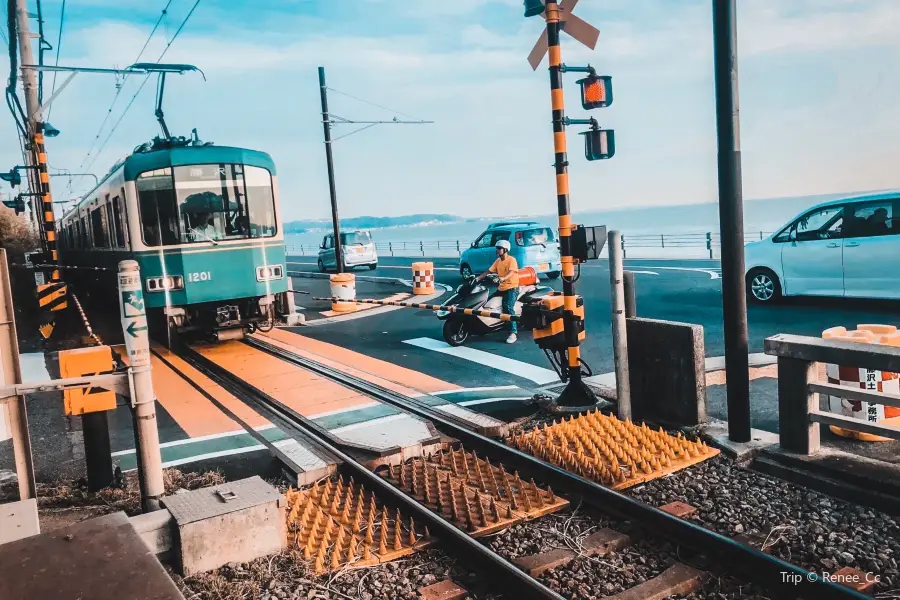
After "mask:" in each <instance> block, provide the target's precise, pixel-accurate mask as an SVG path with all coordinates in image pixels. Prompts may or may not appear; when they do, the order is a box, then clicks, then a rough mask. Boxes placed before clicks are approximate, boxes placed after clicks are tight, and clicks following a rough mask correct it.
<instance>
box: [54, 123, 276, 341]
mask: <svg viewBox="0 0 900 600" xmlns="http://www.w3.org/2000/svg"><path fill="white" fill-rule="evenodd" d="M58 226H59V242H60V244H59V245H60V262H61V264H62V266H63V267H64V269H65V271H64V272H65V278H66V280H67V281H68V282H70V284H71V285H72V286H73V287H74V289H75V291H76V293H84V294H85V295H88V296H91V297H93V298H98V296H103V297H104V298H106V297H108V298H109V299H111V300H113V301H114V302H117V300H116V298H117V296H116V293H115V290H116V285H117V279H116V275H117V271H118V268H117V267H118V263H119V261H121V260H125V259H133V260H136V261H137V262H138V265H139V266H140V272H141V277H142V278H143V281H144V299H145V303H146V306H147V311H148V319H149V321H150V326H151V330H155V332H159V331H164V332H165V334H166V335H171V334H172V332H177V333H186V332H203V333H210V334H213V335H214V336H215V337H216V338H218V339H226V338H234V337H239V336H242V335H243V334H244V333H246V332H248V331H250V332H252V331H254V330H255V329H263V330H265V329H267V328H271V327H272V326H273V325H274V320H275V311H276V300H277V299H278V296H279V295H284V294H285V293H286V291H287V272H286V265H285V249H284V235H283V232H282V227H281V215H280V211H279V208H278V183H277V177H276V173H275V164H274V162H273V161H272V159H271V157H270V156H269V155H268V154H266V153H264V152H258V151H255V150H247V149H243V148H233V147H225V146H214V145H212V144H211V143H202V142H199V141H198V140H196V139H194V140H192V141H188V142H185V143H183V144H181V145H174V144H171V143H163V144H160V143H158V140H156V141H155V143H148V144H144V145H142V146H139V147H138V148H136V149H135V151H134V152H133V153H132V154H130V155H129V156H128V157H126V158H125V159H124V160H122V161H120V162H119V163H117V164H116V165H114V166H113V168H112V169H111V170H110V172H109V173H108V174H107V175H106V176H105V177H104V178H103V180H102V181H101V182H100V183H99V185H98V186H97V187H96V188H94V189H93V190H91V191H90V192H89V193H88V194H87V195H85V196H84V197H83V198H82V199H81V200H80V201H79V202H78V204H77V205H76V206H74V207H73V208H72V209H70V210H68V211H67V212H66V213H65V215H63V217H62V218H61V219H60V221H59V223H58ZM66 267H68V268H66ZM100 299H101V300H102V298H100Z"/></svg>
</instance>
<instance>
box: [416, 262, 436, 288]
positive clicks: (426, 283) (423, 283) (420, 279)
mask: <svg viewBox="0 0 900 600" xmlns="http://www.w3.org/2000/svg"><path fill="white" fill-rule="evenodd" d="M412 275H413V277H412V280H413V294H414V295H416V296H430V295H431V294H433V293H434V263H431V262H414V263H413V264H412Z"/></svg>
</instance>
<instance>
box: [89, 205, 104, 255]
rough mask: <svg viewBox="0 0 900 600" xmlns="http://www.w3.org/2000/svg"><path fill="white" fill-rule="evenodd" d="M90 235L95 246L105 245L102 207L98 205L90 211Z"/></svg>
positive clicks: (102, 246) (101, 246)
mask: <svg viewBox="0 0 900 600" xmlns="http://www.w3.org/2000/svg"><path fill="white" fill-rule="evenodd" d="M91 236H92V237H93V238H94V247H95V248H105V247H106V232H105V231H103V207H101V206H98V207H97V208H95V209H94V210H92V211H91Z"/></svg>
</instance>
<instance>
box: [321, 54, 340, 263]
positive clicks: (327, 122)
mask: <svg viewBox="0 0 900 600" xmlns="http://www.w3.org/2000/svg"><path fill="white" fill-rule="evenodd" d="M319 95H320V97H321V99H322V129H324V130H325V162H326V163H327V165H328V189H329V191H330V192H331V222H332V224H333V225H334V260H335V263H334V264H335V266H336V267H337V272H338V273H343V272H344V254H343V251H342V248H341V222H340V219H339V218H338V206H337V190H336V189H335V187H334V160H333V159H332V157H331V117H330V116H329V114H328V88H327V87H325V67H319Z"/></svg>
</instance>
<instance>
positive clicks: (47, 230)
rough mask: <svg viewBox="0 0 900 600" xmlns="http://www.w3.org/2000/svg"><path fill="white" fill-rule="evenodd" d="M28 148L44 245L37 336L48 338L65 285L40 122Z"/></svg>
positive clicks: (62, 305)
mask: <svg viewBox="0 0 900 600" xmlns="http://www.w3.org/2000/svg"><path fill="white" fill-rule="evenodd" d="M32 151H33V152H34V155H35V161H34V164H35V166H36V167H37V173H38V176H37V178H38V194H39V196H38V198H37V202H35V208H34V210H35V212H36V213H38V215H39V219H38V221H39V223H40V232H41V241H42V242H43V248H44V260H43V262H44V263H45V264H49V265H50V266H49V268H44V270H43V271H42V273H41V276H40V277H39V276H38V273H37V271H36V272H35V282H36V284H37V296H38V307H39V308H40V309H41V311H42V312H44V315H43V318H42V324H41V327H40V332H41V335H42V336H43V337H44V338H49V337H50V335H51V334H52V333H53V329H54V328H55V327H56V321H55V318H54V313H56V312H57V311H60V310H63V309H65V308H67V307H68V298H67V288H66V284H65V283H63V282H62V280H61V278H60V274H59V268H58V266H57V265H58V264H59V246H58V241H57V238H56V218H55V217H54V215H53V199H52V197H51V196H50V173H49V171H48V170H47V150H46V148H45V146H44V124H43V123H42V122H40V121H38V122H37V123H35V128H34V137H33V146H32Z"/></svg>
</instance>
